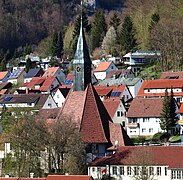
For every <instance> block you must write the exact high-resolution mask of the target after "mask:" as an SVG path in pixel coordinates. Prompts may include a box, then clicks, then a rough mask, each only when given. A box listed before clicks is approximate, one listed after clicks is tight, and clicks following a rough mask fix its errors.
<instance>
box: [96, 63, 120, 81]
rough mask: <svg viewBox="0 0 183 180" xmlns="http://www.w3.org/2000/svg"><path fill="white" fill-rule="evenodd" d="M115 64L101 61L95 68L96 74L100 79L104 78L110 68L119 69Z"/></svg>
mask: <svg viewBox="0 0 183 180" xmlns="http://www.w3.org/2000/svg"><path fill="white" fill-rule="evenodd" d="M117 69H118V68H117V67H116V66H115V64H114V63H113V62H112V61H111V62H100V64H99V65H98V67H97V68H96V69H95V70H94V74H95V76H96V78H97V79H98V80H103V79H105V78H106V75H107V74H108V72H109V71H110V70H117Z"/></svg>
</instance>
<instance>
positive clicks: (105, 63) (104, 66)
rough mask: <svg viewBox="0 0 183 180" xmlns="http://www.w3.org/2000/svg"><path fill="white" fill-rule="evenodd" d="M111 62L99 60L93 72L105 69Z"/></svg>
mask: <svg viewBox="0 0 183 180" xmlns="http://www.w3.org/2000/svg"><path fill="white" fill-rule="evenodd" d="M111 64H112V62H100V64H99V65H98V67H97V68H96V69H95V70H94V72H100V71H106V70H107V69H108V68H109V66H110V65H111Z"/></svg>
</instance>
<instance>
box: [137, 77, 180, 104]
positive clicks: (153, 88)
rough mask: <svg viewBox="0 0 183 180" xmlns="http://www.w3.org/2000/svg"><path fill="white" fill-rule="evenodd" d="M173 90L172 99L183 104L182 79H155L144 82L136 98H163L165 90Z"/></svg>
mask: <svg viewBox="0 0 183 180" xmlns="http://www.w3.org/2000/svg"><path fill="white" fill-rule="evenodd" d="M166 89H167V91H168V92H169V93H170V91H171V89H172V90H173V94H174V98H175V99H176V101H177V102H178V103H182V102H183V79H156V80H146V81H144V83H143V84H142V86H141V88H140V90H139V92H138V94H137V97H144V98H148V97H151V98H152V97H156V98H157V97H164V95H165V90H166Z"/></svg>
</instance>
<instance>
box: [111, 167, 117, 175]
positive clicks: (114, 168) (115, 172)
mask: <svg viewBox="0 0 183 180" xmlns="http://www.w3.org/2000/svg"><path fill="white" fill-rule="evenodd" d="M112 174H115V175H117V166H113V167H112Z"/></svg>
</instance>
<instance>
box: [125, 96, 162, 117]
mask: <svg viewBox="0 0 183 180" xmlns="http://www.w3.org/2000/svg"><path fill="white" fill-rule="evenodd" d="M162 104H163V99H162V98H136V99H134V100H133V101H132V103H131V105H130V108H129V110H128V112H127V117H128V118H132V117H160V113H161V111H162Z"/></svg>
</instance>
